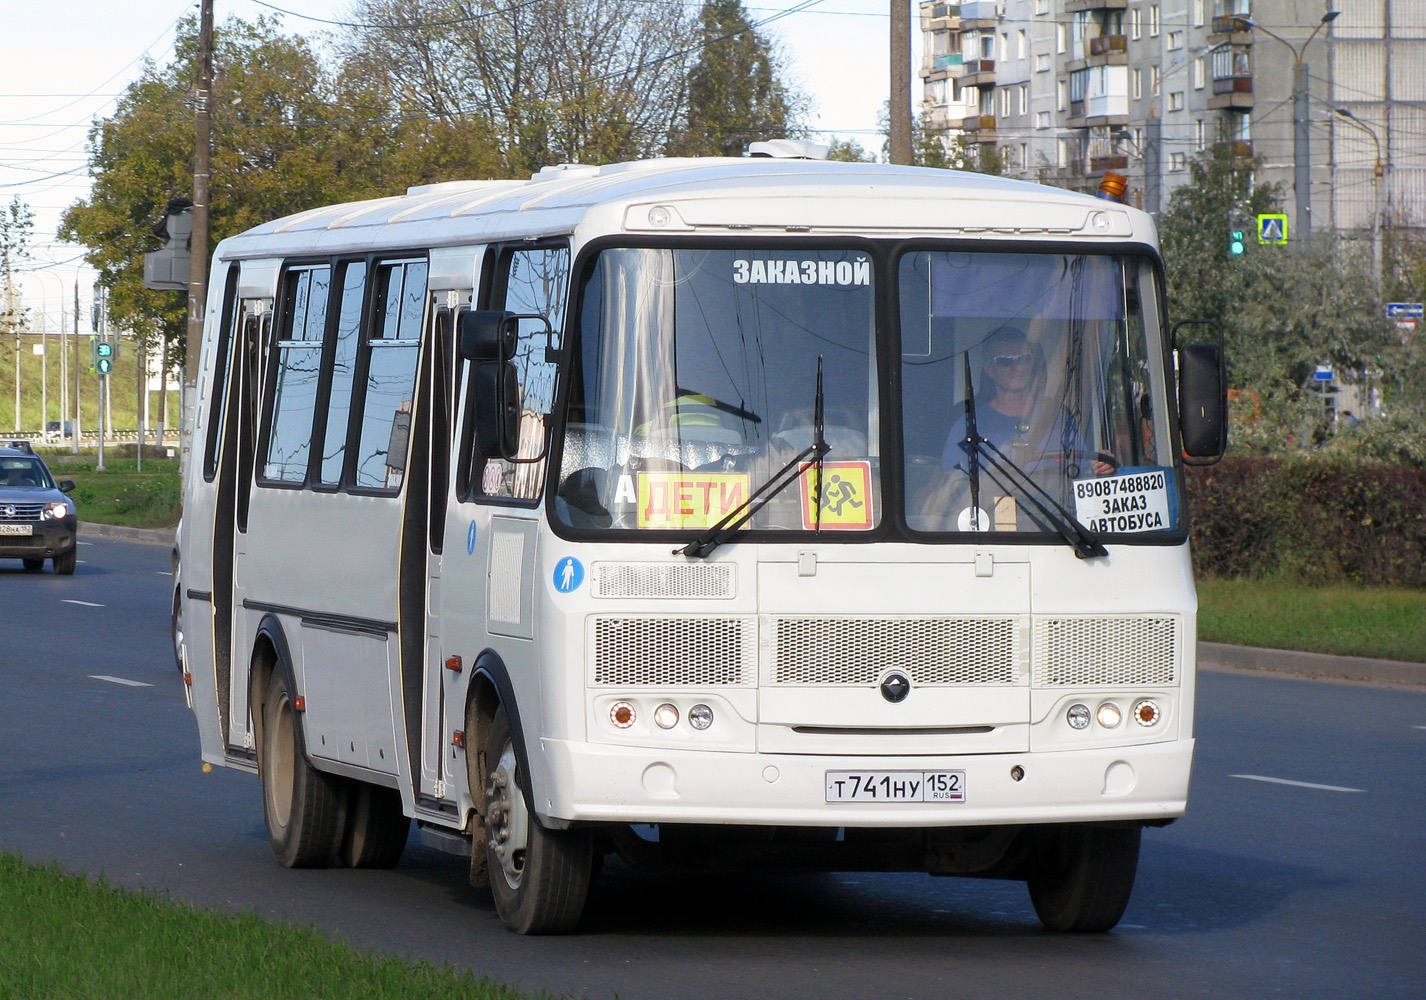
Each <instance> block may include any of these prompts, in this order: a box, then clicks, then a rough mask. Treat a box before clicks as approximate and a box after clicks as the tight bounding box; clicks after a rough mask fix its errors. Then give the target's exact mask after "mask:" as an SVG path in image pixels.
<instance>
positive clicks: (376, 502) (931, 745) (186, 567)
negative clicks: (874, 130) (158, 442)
mask: <svg viewBox="0 0 1426 1000" xmlns="http://www.w3.org/2000/svg"><path fill="white" fill-rule="evenodd" d="M786 148H787V147H780V146H774V147H773V149H772V152H773V153H774V154H776V153H778V152H780V151H783V150H785V149H786ZM791 148H792V151H793V152H799V150H798V148H797V147H796V146H793V147H791ZM211 289H212V291H211V295H210V297H209V302H208V306H207V308H208V323H207V327H206V330H205V334H204V343H203V347H202V362H201V373H200V379H199V385H198V393H199V398H198V402H197V407H196V418H195V422H194V426H193V428H192V438H191V440H192V442H193V451H192V457H191V461H190V462H189V474H188V479H187V482H186V484H185V495H184V518H183V525H182V529H181V536H180V549H181V554H182V566H181V583H180V598H181V600H180V601H179V609H178V614H179V616H180V619H181V621H182V623H183V628H182V630H181V639H180V647H179V656H180V660H181V662H182V664H183V666H184V676H185V680H186V682H187V685H188V691H189V695H190V698H191V702H192V705H193V709H194V712H195V714H196V716H197V720H198V730H199V735H200V739H201V745H202V756H203V759H204V760H205V761H207V762H209V763H211V764H214V765H217V766H227V767H234V768H238V769H243V770H248V771H252V772H255V773H257V774H258V775H259V776H260V778H261V782H262V786H263V800H264V804H265V813H266V821H267V829H268V832H269V835H270V839H271V842H272V847H273V850H274V851H275V852H276V854H277V856H278V858H279V859H280V860H281V862H282V863H283V864H284V865H288V866H293V867H296V866H314V865H316V866H325V865H329V864H332V863H334V862H336V863H341V864H345V865H350V866H354V867H362V866H390V865H394V864H395V863H396V862H397V860H398V859H399V857H400V855H401V852H402V849H403V847H404V845H405V844H406V842H407V838H408V834H409V831H410V821H411V820H415V822H416V824H417V826H418V827H419V829H420V835H421V837H422V839H423V840H424V841H425V842H427V843H430V844H434V845H437V846H442V847H445V848H447V849H450V850H452V851H455V852H458V853H469V854H470V856H471V878H472V881H473V882H474V883H475V884H477V885H484V884H487V883H488V885H489V886H490V891H491V894H492V896H493V899H494V905H495V907H496V910H497V911H498V913H499V915H500V917H501V918H502V919H503V921H504V922H505V923H506V924H507V925H508V926H510V927H511V928H513V929H514V930H516V931H519V932H525V933H532V932H533V933H539V932H560V931H567V930H570V929H572V928H573V927H574V926H575V925H576V923H577V922H578V920H579V918H580V915H581V911H582V909H583V906H584V902H585V899H586V894H587V891H588V888H589V885H590V882H591V880H592V879H593V878H595V877H596V875H597V872H598V871H599V868H600V864H601V861H602V859H603V857H604V856H605V855H606V854H610V853H615V854H618V855H619V856H620V857H622V858H624V859H625V860H626V861H627V862H629V863H630V864H633V865H635V866H649V867H653V868H659V867H660V866H691V867H695V868H705V869H719V870H729V871H738V872H745V871H750V870H757V869H759V868H764V867H774V866H783V867H786V866H793V867H802V868H816V869H822V870H895V871H913V872H925V873H930V874H932V875H963V876H978V877H991V878H1009V879H1021V880H1024V881H1025V882H1026V883H1027V884H1028V887H1029V893H1030V897H1031V899H1032V901H1033V903H1034V906H1035V909H1036V911H1037V913H1038V914H1039V916H1040V918H1041V919H1042V921H1043V922H1044V924H1045V925H1046V926H1048V927H1051V928H1055V929H1061V930H1080V931H1099V930H1105V929H1108V928H1110V927H1112V926H1113V925H1114V924H1115V923H1116V922H1117V921H1118V919H1119V918H1120V916H1121V914H1122V913H1123V911H1124V908H1125V906H1126V905H1127V902H1128V899H1129V894H1130V890H1131V887H1132V883H1133V880H1134V873H1135V867H1136V864H1137V858H1138V852H1139V843H1140V831H1141V828H1142V827H1144V826H1160V825H1163V824H1167V823H1169V822H1171V821H1172V820H1173V819H1175V818H1176V817H1178V816H1179V815H1181V814H1182V813H1183V811H1184V809H1185V805H1186V800H1187V794H1188V785H1189V772H1190V765H1191V761H1192V755H1193V736H1192V733H1193V706H1194V667H1195V612H1196V599H1195V595H1194V587H1193V580H1192V574H1191V572H1190V565H1189V553H1188V547H1187V533H1186V529H1185V523H1184V499H1183V463H1184V456H1185V455H1187V456H1190V457H1194V456H1196V457H1198V458H1199V459H1201V460H1213V459H1215V458H1216V456H1217V455H1219V454H1221V451H1222V446H1223V441H1224V425H1223V419H1224V418H1223V386H1222V379H1221V351H1220V350H1219V349H1218V348H1217V347H1216V346H1213V345H1208V346H1203V345H1191V346H1190V345H1183V346H1175V345H1174V343H1173V340H1172V337H1171V334H1170V331H1169V330H1168V329H1167V328H1166V326H1165V318H1164V292H1163V279H1162V269H1161V264H1160V261H1159V259H1158V256H1157V251H1156V237H1155V232H1154V228H1153V225H1152V222H1151V221H1150V219H1149V217H1148V216H1146V215H1144V214H1143V213H1141V212H1138V211H1136V210H1134V209H1131V208H1128V207H1126V206H1124V205H1122V204H1119V203H1116V202H1114V201H1110V200H1104V199H1099V198H1092V197H1088V196H1084V195H1079V194H1074V193H1070V192H1066V191H1062V190H1056V189H1051V188H1044V187H1039V186H1035V185H1030V184H1024V183H1019V182H1013V181H1009V180H1004V179H999V178H993V177H984V176H978V175H973V174H965V173H956V172H952V171H945V170H928V169H919V168H907V167H892V166H878V165H874V164H843V163H830V162H825V161H819V160H817V159H814V158H806V157H794V156H782V155H768V156H755V157H749V158H744V159H688V160H679V159H668V160H653V161H647V162H638V163H624V164H615V165H608V166H602V167H594V166H579V165H576V166H565V167H558V168H548V169H545V170H542V171H541V172H540V173H539V174H538V175H537V176H535V177H533V178H531V179H530V180H529V181H484V182H469V183H464V182H462V183H446V184H436V185H432V186H428V187H422V188H416V189H412V190H411V191H409V192H408V193H407V194H405V195H404V196H400V197H392V198H386V199H381V200H376V201H370V202H362V203H357V204H346V205H337V206H333V207H329V208H322V209H318V210H314V211H310V212H305V213H302V214H299V215H295V216H292V217H290V218H285V219H281V220H279V221H276V222H273V223H270V224H268V225H264V226H260V227H258V228H256V229H253V230H250V231H248V232H246V233H243V234H242V235H239V236H235V237H233V238H231V239H227V240H224V241H223V242H222V243H221V244H220V245H219V247H218V249H217V252H216V255H215V258H214V261H213V268H212V279H211Z"/></svg>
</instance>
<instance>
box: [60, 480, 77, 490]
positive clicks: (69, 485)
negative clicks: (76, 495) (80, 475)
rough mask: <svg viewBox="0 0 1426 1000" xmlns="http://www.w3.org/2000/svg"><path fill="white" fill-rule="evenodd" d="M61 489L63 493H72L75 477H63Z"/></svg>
mask: <svg viewBox="0 0 1426 1000" xmlns="http://www.w3.org/2000/svg"><path fill="white" fill-rule="evenodd" d="M59 491H60V492H61V493H71V492H73V491H74V480H73V479H61V480H60V481H59Z"/></svg>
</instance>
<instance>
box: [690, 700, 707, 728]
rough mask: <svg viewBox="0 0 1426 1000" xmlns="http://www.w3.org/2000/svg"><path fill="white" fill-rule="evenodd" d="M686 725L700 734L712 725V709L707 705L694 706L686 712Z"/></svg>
mask: <svg viewBox="0 0 1426 1000" xmlns="http://www.w3.org/2000/svg"><path fill="white" fill-rule="evenodd" d="M688 724H689V725H690V726H692V727H693V728H694V729H697V730H699V731H700V732H702V731H703V730H705V729H707V728H708V727H709V726H711V725H713V709H711V708H709V707H708V706H707V705H694V706H693V707H692V708H690V709H689V710H688Z"/></svg>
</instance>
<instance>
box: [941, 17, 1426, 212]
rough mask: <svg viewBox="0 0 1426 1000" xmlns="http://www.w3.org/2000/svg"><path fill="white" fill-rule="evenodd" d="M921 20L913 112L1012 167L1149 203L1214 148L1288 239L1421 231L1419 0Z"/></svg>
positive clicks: (1425, 37)
mask: <svg viewBox="0 0 1426 1000" xmlns="http://www.w3.org/2000/svg"><path fill="white" fill-rule="evenodd" d="M920 24H921V30H922V38H923V45H924V48H923V59H922V67H921V77H922V81H923V94H922V103H921V114H922V121H923V123H924V124H925V126H926V127H927V128H928V130H930V131H931V132H933V133H936V134H939V135H941V136H942V137H943V138H944V141H946V142H947V143H956V142H965V143H975V144H984V143H992V144H994V145H995V146H996V147H997V150H998V152H999V154H1000V162H1001V163H1002V164H1003V165H1004V172H1005V173H1006V174H1008V175H1010V176H1014V177H1022V178H1025V179H1029V180H1037V181H1040V182H1042V183H1047V184H1054V185H1058V186H1062V187H1069V188H1074V189H1078V190H1086V191H1093V190H1095V189H1096V188H1097V187H1098V185H1099V182H1100V180H1101V178H1102V177H1103V175H1104V173H1105V172H1106V171H1114V172H1116V173H1121V174H1124V175H1125V176H1126V177H1128V178H1129V195H1128V199H1129V200H1130V201H1131V202H1132V203H1133V204H1135V205H1137V206H1138V207H1140V208H1143V209H1145V210H1146V211H1148V212H1150V213H1153V214H1157V213H1158V212H1160V211H1161V210H1162V209H1163V207H1164V206H1165V205H1166V204H1167V202H1168V198H1169V195H1170V193H1171V192H1172V191H1173V189H1174V188H1175V187H1177V186H1178V185H1180V184H1183V183H1186V182H1187V181H1188V180H1189V179H1190V172H1189V162H1190V160H1191V159H1192V158H1193V157H1194V156H1195V155H1196V154H1197V153H1199V152H1201V151H1202V150H1204V149H1206V148H1207V147H1208V146H1209V145H1211V144H1213V143H1216V142H1220V141H1223V142H1231V143H1234V144H1235V145H1236V147H1237V148H1238V149H1239V150H1240V151H1241V152H1243V153H1244V154H1248V155H1255V156H1259V157H1261V158H1262V159H1263V161H1264V166H1263V169H1262V172H1261V175H1260V180H1262V181H1265V182H1280V183H1282V185H1283V189H1284V202H1285V206H1286V211H1287V213H1288V216H1289V232H1290V234H1291V233H1299V232H1301V231H1302V229H1303V228H1304V227H1310V228H1313V229H1322V228H1331V229H1339V230H1356V231H1360V232H1363V233H1365V232H1367V231H1370V230H1371V229H1372V227H1373V226H1374V225H1390V226H1396V227H1418V228H1426V0H1335V3H1333V4H1326V3H1321V2H1317V0H1304V2H1292V0H1152V2H1151V0H979V2H973V3H960V4H955V3H941V2H935V0H926V2H922V3H921V5H920ZM1299 119H1300V120H1301V123H1299ZM1304 139H1305V142H1306V145H1305V147H1304V145H1303V141H1304ZM1299 165H1300V169H1299ZM1298 189H1302V190H1303V191H1304V194H1303V196H1302V204H1303V207H1304V213H1302V214H1304V215H1305V217H1304V218H1301V219H1300V218H1299V217H1298V216H1299V214H1300V213H1299V212H1298V209H1297V206H1298V203H1299V202H1298V196H1297V191H1298Z"/></svg>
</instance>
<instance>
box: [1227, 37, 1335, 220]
mask: <svg viewBox="0 0 1426 1000" xmlns="http://www.w3.org/2000/svg"><path fill="white" fill-rule="evenodd" d="M1341 13H1342V12H1341V11H1340V10H1329V11H1328V12H1327V13H1325V14H1323V15H1322V17H1321V19H1320V20H1318V22H1317V26H1316V27H1315V28H1313V29H1312V34H1310V35H1308V36H1307V38H1306V39H1305V40H1304V41H1303V43H1302V44H1301V45H1293V44H1292V43H1291V42H1289V41H1288V40H1287V39H1286V38H1283V37H1282V36H1281V35H1279V34H1278V33H1277V32H1275V31H1271V30H1269V29H1267V28H1264V27H1263V26H1262V25H1261V24H1258V23H1257V22H1256V21H1254V20H1253V19H1252V18H1249V17H1243V16H1242V15H1235V16H1234V17H1233V20H1234V21H1236V22H1238V24H1240V25H1243V26H1245V27H1247V28H1251V29H1253V30H1255V31H1261V32H1262V33H1263V34H1265V35H1267V36H1268V37H1269V38H1271V39H1272V40H1273V41H1276V42H1281V43H1282V44H1283V45H1286V46H1287V51H1289V52H1291V53H1292V193H1293V196H1294V198H1293V201H1294V202H1295V204H1296V215H1297V218H1295V219H1294V220H1293V226H1294V228H1295V229H1296V231H1297V234H1298V235H1299V237H1300V238H1301V239H1302V241H1303V242H1307V241H1308V240H1310V239H1311V238H1312V149H1311V146H1312V142H1311V132H1310V128H1311V119H1310V116H1309V115H1308V111H1307V107H1308V102H1309V100H1310V99H1311V94H1310V89H1309V88H1310V82H1309V76H1308V71H1307V64H1306V63H1305V62H1303V61H1302V57H1303V55H1304V54H1305V53H1306V52H1307V46H1308V45H1310V44H1311V43H1312V39H1314V38H1316V37H1317V32H1319V31H1321V30H1322V29H1323V28H1325V27H1326V26H1327V25H1329V24H1331V23H1332V22H1333V21H1335V20H1337V18H1338V16H1339V15H1340V14H1341Z"/></svg>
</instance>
